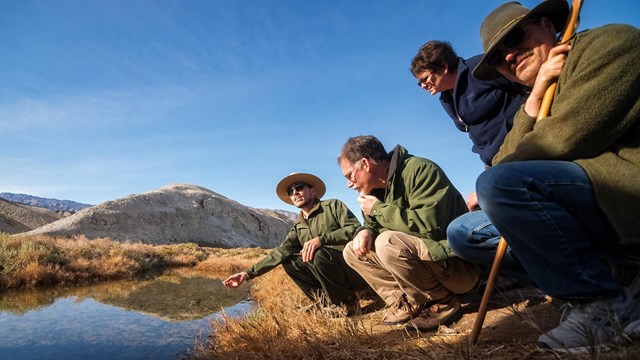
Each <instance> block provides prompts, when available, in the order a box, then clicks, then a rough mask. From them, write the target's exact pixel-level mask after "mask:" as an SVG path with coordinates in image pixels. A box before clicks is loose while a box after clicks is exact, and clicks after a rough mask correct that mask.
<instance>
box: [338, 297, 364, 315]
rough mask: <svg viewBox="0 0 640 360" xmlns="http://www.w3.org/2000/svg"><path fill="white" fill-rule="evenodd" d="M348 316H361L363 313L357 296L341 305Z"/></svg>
mask: <svg viewBox="0 0 640 360" xmlns="http://www.w3.org/2000/svg"><path fill="white" fill-rule="evenodd" d="M340 307H342V308H343V309H344V311H345V315H346V316H354V315H359V314H360V313H361V308H360V301H359V300H358V298H357V297H356V296H354V297H351V298H349V299H346V300H344V301H342V302H341V303H340Z"/></svg>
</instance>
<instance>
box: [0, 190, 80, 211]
mask: <svg viewBox="0 0 640 360" xmlns="http://www.w3.org/2000/svg"><path fill="white" fill-rule="evenodd" d="M0 198H3V199H5V200H9V201H12V202H14V203H18V204H24V205H30V206H37V207H41V208H45V209H49V210H54V211H70V212H78V211H80V210H82V209H85V208H88V207H90V206H92V205H90V204H83V203H79V202H75V201H71V200H58V199H51V198H43V197H39V196H33V195H27V194H15V193H9V192H3V193H0Z"/></svg>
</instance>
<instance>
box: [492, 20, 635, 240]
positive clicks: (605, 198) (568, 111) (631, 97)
mask: <svg viewBox="0 0 640 360" xmlns="http://www.w3.org/2000/svg"><path fill="white" fill-rule="evenodd" d="M571 45H572V46H571V52H569V55H568V56H567V62H566V63H565V64H564V67H563V69H562V72H561V73H560V77H559V78H558V87H557V88H556V92H555V96H554V98H553V104H552V105H551V109H550V111H549V116H548V117H546V118H544V119H542V120H540V121H538V122H536V119H535V118H533V117H531V116H529V115H527V114H526V113H525V112H524V111H523V110H522V108H521V109H520V111H519V112H518V113H516V116H515V118H514V121H513V129H512V130H511V131H510V132H509V134H508V135H507V137H506V139H505V142H504V144H503V145H502V148H500V151H499V152H498V154H497V155H496V156H495V157H494V159H493V163H494V164H498V163H506V162H511V161H526V160H565V161H573V162H575V163H576V164H578V165H580V166H581V167H582V168H583V169H584V171H585V172H586V173H587V175H588V176H589V179H590V180H591V183H592V185H593V189H594V191H595V195H596V199H597V201H598V204H599V205H600V208H601V209H602V210H603V212H604V213H605V214H606V215H607V217H608V218H609V221H610V222H611V224H612V225H613V227H614V228H615V229H616V232H617V233H618V236H619V238H620V240H619V241H620V243H621V244H625V245H627V244H640V122H638V119H639V118H640V65H638V59H640V30H639V29H637V28H635V27H632V26H628V25H607V26H602V27H598V28H595V29H593V30H588V31H585V32H582V33H579V34H578V35H577V36H576V38H575V39H574V41H573V43H572V44H571Z"/></svg>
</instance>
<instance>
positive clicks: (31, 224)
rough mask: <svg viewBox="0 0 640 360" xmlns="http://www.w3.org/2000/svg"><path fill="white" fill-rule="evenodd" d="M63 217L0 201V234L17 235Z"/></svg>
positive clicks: (43, 210) (50, 211)
mask: <svg viewBox="0 0 640 360" xmlns="http://www.w3.org/2000/svg"><path fill="white" fill-rule="evenodd" d="M63 217H64V216H63V215H61V214H58V213H57V212H55V211H53V210H48V209H42V208H38V207H35V206H28V205H22V204H16V203H14V202H11V201H6V200H3V199H0V232H5V233H9V234H17V233H21V232H25V231H29V230H33V229H35V228H38V227H40V226H43V225H46V224H49V223H52V222H54V221H57V220H60V219H62V218H63Z"/></svg>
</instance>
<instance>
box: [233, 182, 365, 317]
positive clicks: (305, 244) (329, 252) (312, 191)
mask: <svg viewBox="0 0 640 360" xmlns="http://www.w3.org/2000/svg"><path fill="white" fill-rule="evenodd" d="M325 190H326V187H325V185H324V182H323V181H322V180H320V178H318V177H317V176H315V175H312V174H307V173H293V174H291V175H289V176H287V177H285V178H284V179H282V180H281V181H280V182H279V183H278V185H277V186H276V193H277V194H278V197H280V199H281V200H282V201H284V202H285V203H287V204H290V205H293V206H295V207H297V208H299V209H300V215H298V218H297V219H296V221H295V222H294V224H293V228H292V229H291V230H290V231H289V233H288V234H287V236H286V238H285V239H284V241H283V242H282V243H281V244H280V245H279V246H278V247H276V248H274V249H273V250H272V251H271V253H270V254H269V255H267V256H266V257H265V258H263V259H262V260H260V261H259V262H257V263H256V264H254V265H253V266H252V267H251V268H249V269H246V270H244V271H241V272H239V273H237V274H233V275H231V276H229V277H228V278H227V279H226V280H224V281H223V284H224V286H226V287H229V288H237V287H238V286H240V285H241V284H242V283H244V282H245V281H247V280H249V279H253V278H255V277H257V276H260V275H262V274H264V273H266V272H268V271H269V270H271V269H273V268H274V267H276V266H278V265H280V264H282V267H283V268H284V270H285V272H286V273H287V274H288V275H289V276H290V277H291V279H292V280H293V281H294V282H295V283H296V285H298V287H300V289H301V290H302V291H303V292H304V294H305V295H306V296H307V297H308V298H309V299H310V300H311V301H313V302H314V303H316V302H317V304H318V307H319V308H320V309H330V310H335V309H337V307H338V306H339V307H341V308H342V309H343V310H344V311H345V312H346V315H353V314H354V313H356V312H357V311H358V310H359V308H360V306H359V303H358V299H357V297H356V294H355V291H356V290H362V289H364V288H365V287H366V283H364V281H363V280H362V278H360V276H359V275H358V274H357V273H355V272H354V271H353V270H352V269H351V268H350V267H349V266H348V265H347V264H346V263H345V262H344V258H343V257H342V250H343V249H344V246H345V244H346V243H347V242H348V241H349V240H351V239H352V238H353V236H354V233H355V231H356V230H357V229H358V227H360V222H359V221H358V219H357V218H356V217H355V216H354V215H353V213H352V212H351V211H350V210H349V209H348V208H347V206H346V205H345V204H344V203H343V202H341V201H340V200H335V199H329V200H322V201H321V200H320V198H321V197H322V196H323V195H324V193H325Z"/></svg>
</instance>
